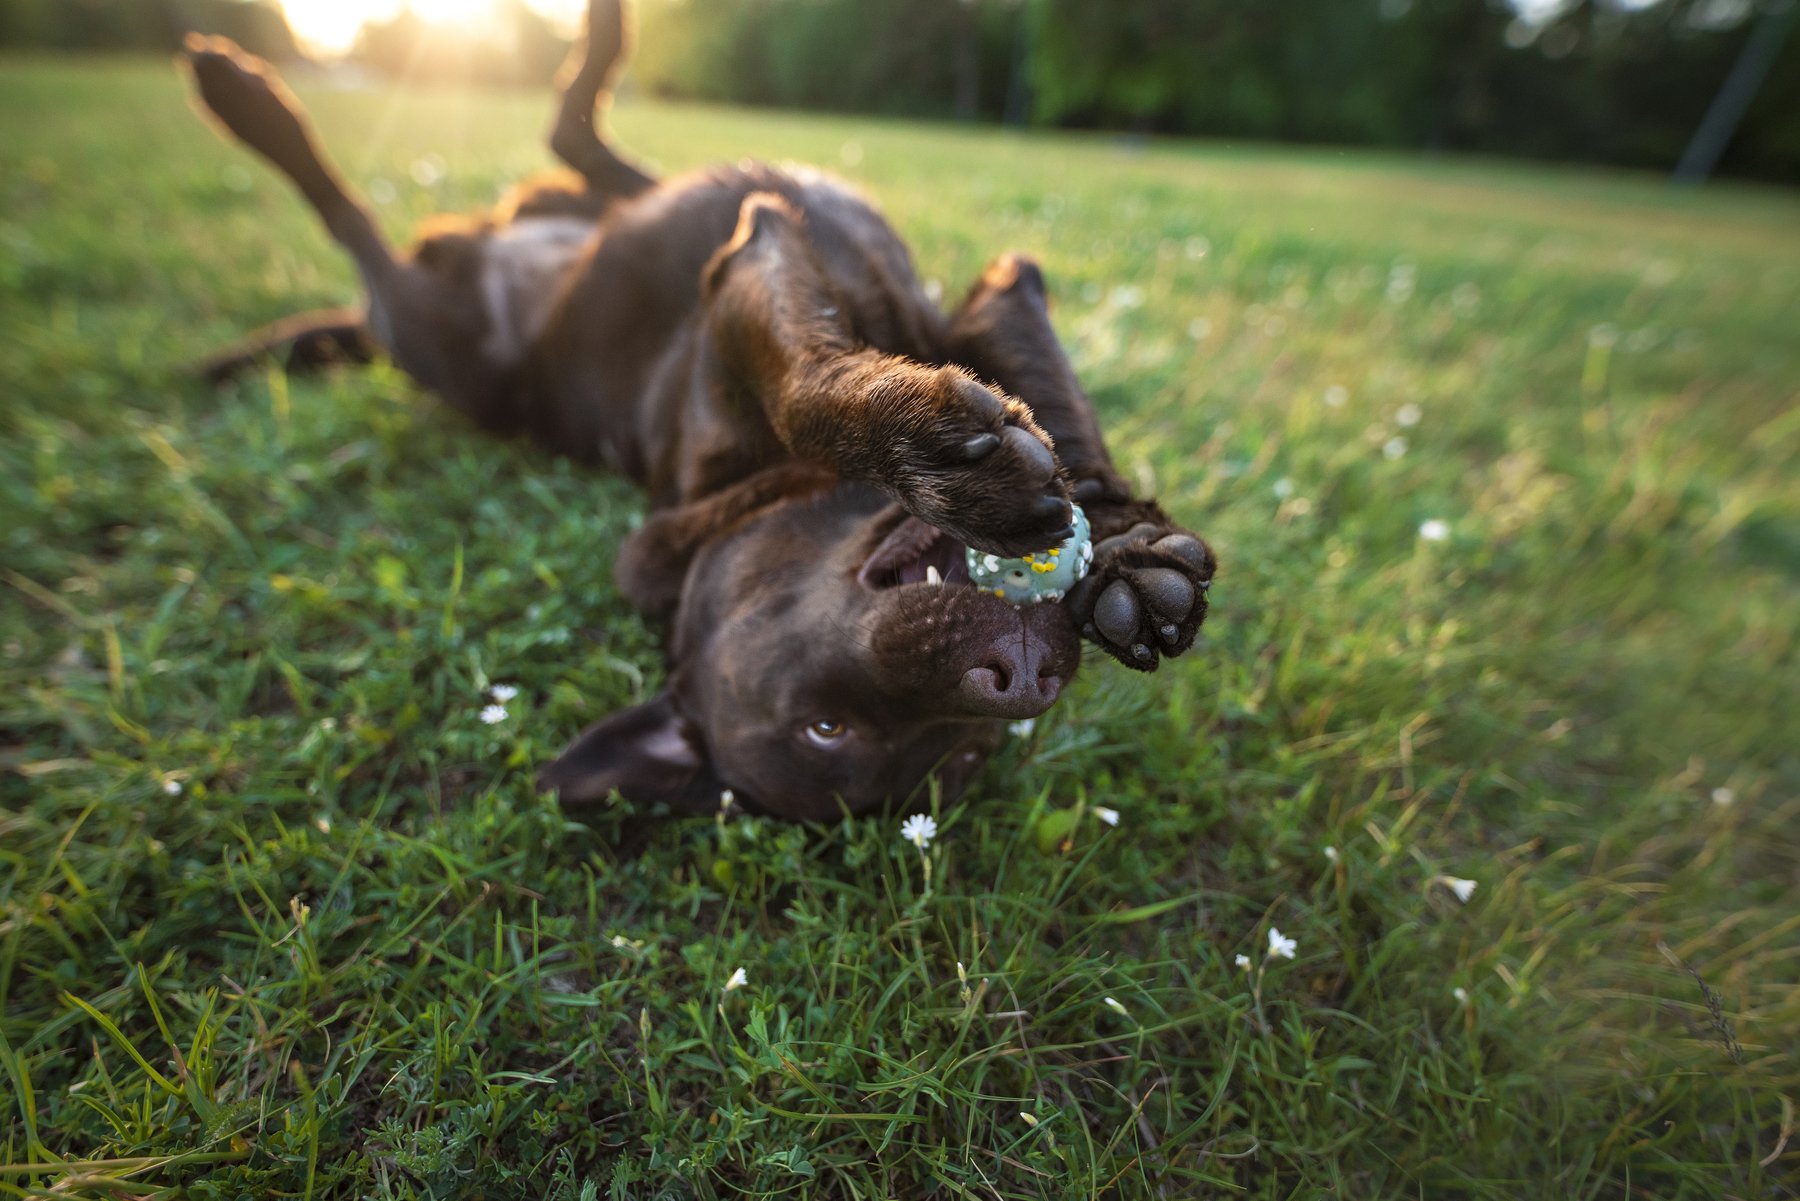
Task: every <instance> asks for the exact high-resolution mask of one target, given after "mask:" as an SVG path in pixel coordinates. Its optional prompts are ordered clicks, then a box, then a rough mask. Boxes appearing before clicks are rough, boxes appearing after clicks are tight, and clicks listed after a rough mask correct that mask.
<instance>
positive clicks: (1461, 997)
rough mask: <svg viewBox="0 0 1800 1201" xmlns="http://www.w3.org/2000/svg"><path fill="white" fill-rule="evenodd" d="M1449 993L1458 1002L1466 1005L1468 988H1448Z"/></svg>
mask: <svg viewBox="0 0 1800 1201" xmlns="http://www.w3.org/2000/svg"><path fill="white" fill-rule="evenodd" d="M1450 995H1451V996H1453V997H1455V998H1456V1000H1457V1003H1458V1004H1461V1005H1467V1004H1468V1003H1469V990H1468V989H1466V988H1453V989H1451V990H1450Z"/></svg>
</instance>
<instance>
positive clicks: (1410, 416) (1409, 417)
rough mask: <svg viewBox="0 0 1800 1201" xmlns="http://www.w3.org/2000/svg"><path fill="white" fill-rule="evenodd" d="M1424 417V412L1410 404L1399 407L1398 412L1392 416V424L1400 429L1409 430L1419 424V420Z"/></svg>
mask: <svg viewBox="0 0 1800 1201" xmlns="http://www.w3.org/2000/svg"><path fill="white" fill-rule="evenodd" d="M1424 416H1425V413H1424V411H1423V410H1421V409H1420V408H1419V406H1418V405H1416V404H1411V403H1408V404H1403V405H1401V406H1400V409H1399V411H1398V412H1396V413H1395V414H1394V424H1395V425H1397V426H1399V427H1400V428H1401V429H1411V428H1412V427H1413V426H1415V425H1417V424H1419V420H1420V418H1422V417H1424Z"/></svg>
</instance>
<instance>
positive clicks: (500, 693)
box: [488, 684, 519, 705]
mask: <svg viewBox="0 0 1800 1201" xmlns="http://www.w3.org/2000/svg"><path fill="white" fill-rule="evenodd" d="M488 695H489V696H491V697H493V698H494V699H495V700H497V701H499V702H500V703H501V704H502V705H504V704H505V703H506V702H507V701H510V700H512V699H513V697H515V696H518V695H519V689H518V687H517V686H516V685H513V684H495V685H494V686H493V687H492V688H490V689H488Z"/></svg>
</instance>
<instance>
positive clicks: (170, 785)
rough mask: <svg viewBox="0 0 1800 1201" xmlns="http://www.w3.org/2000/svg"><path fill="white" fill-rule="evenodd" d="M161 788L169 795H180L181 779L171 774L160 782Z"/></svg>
mask: <svg viewBox="0 0 1800 1201" xmlns="http://www.w3.org/2000/svg"><path fill="white" fill-rule="evenodd" d="M162 790H163V791H164V792H166V793H168V794H169V795H170V796H180V795H181V781H180V780H177V779H175V778H174V777H173V776H171V777H169V778H168V779H166V780H164V781H163V782H162Z"/></svg>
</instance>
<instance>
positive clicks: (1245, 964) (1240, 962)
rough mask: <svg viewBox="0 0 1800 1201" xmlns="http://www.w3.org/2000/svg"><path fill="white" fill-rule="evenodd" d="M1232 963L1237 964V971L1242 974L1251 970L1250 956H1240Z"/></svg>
mask: <svg viewBox="0 0 1800 1201" xmlns="http://www.w3.org/2000/svg"><path fill="white" fill-rule="evenodd" d="M1231 962H1233V963H1235V964H1237V969H1238V971H1240V972H1247V971H1249V970H1250V956H1248V955H1239V956H1237V957H1236V958H1235V959H1233V960H1232V961H1231Z"/></svg>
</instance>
